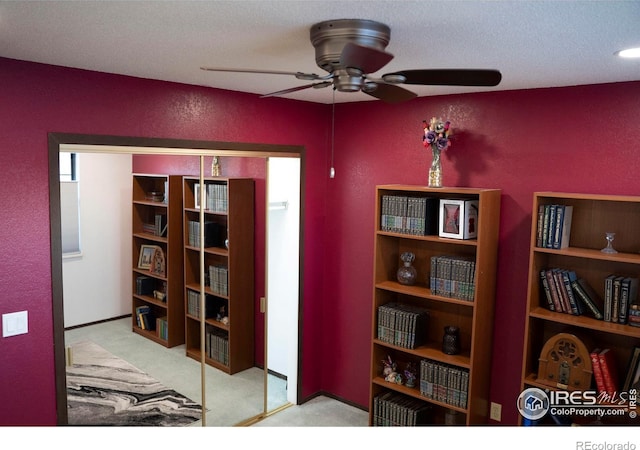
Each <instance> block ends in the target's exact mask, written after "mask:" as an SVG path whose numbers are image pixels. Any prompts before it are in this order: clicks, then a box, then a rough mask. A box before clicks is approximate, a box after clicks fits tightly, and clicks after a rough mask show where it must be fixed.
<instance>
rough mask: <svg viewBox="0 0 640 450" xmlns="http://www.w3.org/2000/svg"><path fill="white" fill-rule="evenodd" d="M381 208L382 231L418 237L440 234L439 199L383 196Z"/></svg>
mask: <svg viewBox="0 0 640 450" xmlns="http://www.w3.org/2000/svg"><path fill="white" fill-rule="evenodd" d="M380 208H381V209H380V229H381V230H382V231H390V232H393V233H402V234H410V235H416V236H427V235H435V234H438V208H439V199H438V198H437V197H426V196H425V197H408V196H402V195H383V196H382V198H381V205H380Z"/></svg>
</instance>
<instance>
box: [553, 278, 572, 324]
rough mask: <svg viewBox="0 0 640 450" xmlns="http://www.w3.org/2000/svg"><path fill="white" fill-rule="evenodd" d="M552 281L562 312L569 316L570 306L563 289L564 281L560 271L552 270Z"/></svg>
mask: <svg viewBox="0 0 640 450" xmlns="http://www.w3.org/2000/svg"><path fill="white" fill-rule="evenodd" d="M553 281H554V282H555V283H556V289H557V290H558V299H559V300H560V304H561V305H562V312H564V313H567V314H571V305H570V304H569V297H568V296H567V292H566V291H565V289H564V281H563V280H562V271H561V270H560V269H554V271H553Z"/></svg>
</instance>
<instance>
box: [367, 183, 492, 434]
mask: <svg viewBox="0 0 640 450" xmlns="http://www.w3.org/2000/svg"><path fill="white" fill-rule="evenodd" d="M389 196H392V197H410V198H412V199H414V198H415V197H433V198H436V199H437V203H439V200H440V199H465V200H478V210H479V212H478V227H477V231H478V235H477V237H476V238H474V239H451V238H441V237H439V236H438V231H437V229H436V231H435V233H433V227H431V233H432V234H428V235H414V234H403V233H398V232H395V231H394V232H390V231H388V230H383V229H382V228H383V226H382V222H383V220H382V216H383V210H384V207H383V199H384V197H387V199H386V200H388V197H389ZM500 196H501V191H500V190H497V189H472V188H443V189H440V188H436V189H433V188H426V187H423V186H408V185H383V186H377V187H376V226H375V233H374V237H375V250H374V285H373V291H374V292H373V322H372V339H371V383H370V405H369V406H370V408H369V411H370V413H369V424H370V425H374V426H375V425H378V424H380V423H384V421H381V420H380V418H379V417H378V416H379V414H380V413H379V409H380V408H381V406H380V402H381V400H383V399H384V398H387V397H388V396H389V395H390V394H389V393H390V392H392V393H397V394H402V395H405V396H407V397H409V398H411V399H413V400H411V401H413V403H415V405H416V408H421V407H423V406H425V405H426V406H428V407H429V408H430V413H429V415H428V419H426V420H427V422H426V423H428V424H445V423H447V416H448V415H449V414H450V413H451V411H454V412H456V413H458V414H461V416H460V417H464V420H461V421H459V422H457V423H464V424H466V425H474V424H485V423H486V422H487V420H488V417H489V408H488V405H489V386H490V370H491V365H490V361H491V350H492V340H493V310H494V299H495V277H496V263H497V242H498V227H499V219H500ZM434 220H436V221H437V211H436V217H435V218H434ZM404 252H412V253H414V254H415V260H414V261H413V265H414V267H415V268H416V270H417V273H418V279H417V282H416V284H415V285H411V286H407V285H403V284H401V283H399V282H398V281H397V278H396V272H397V270H398V267H399V266H400V264H401V260H400V255H401V254H402V253H404ZM445 255H446V256H449V255H451V256H456V257H457V256H461V257H464V258H465V259H466V260H469V261H472V262H473V263H474V264H475V266H474V270H473V276H474V283H473V284H474V291H473V295H472V298H470V300H462V299H458V298H454V297H448V296H443V295H436V294H435V293H434V291H432V289H431V286H430V282H431V280H430V274H431V261H432V258H435V257H438V256H445ZM434 261H435V260H434ZM394 303H395V304H398V303H399V304H401V305H403V306H405V305H406V306H409V307H416V308H420V309H422V310H426V311H428V319H427V322H426V324H427V325H426V331H425V333H424V339H422V340H421V341H420V342H418V343H417V345H415V346H414V348H407V346H406V345H400V344H403V341H400V342H395V341H394V342H389V337H388V335H386V334H385V336H384V338H383V336H382V335H379V333H388V331H386V327H387V323H386V322H385V320H386V317H387V316H386V314H387V312H386V310H385V308H388V307H389V306H390V305H393V304H394ZM382 306H385V308H383V309H379V308H380V307H382ZM396 314H401V313H399V312H397V313H396ZM396 317H397V316H396ZM449 325H453V326H456V327H458V328H459V330H460V343H461V351H460V353H458V354H455V355H448V354H445V353H444V352H443V351H442V337H443V331H444V327H445V326H449ZM380 327H382V329H381V328H380ZM396 339H397V338H396ZM387 357H391V359H392V360H393V361H394V362H396V363H397V369H398V372H400V373H403V372H404V370H405V367H406V366H407V365H408V364H412V365H413V366H414V368H416V369H417V374H416V375H417V379H416V384H415V387H407V386H405V385H404V383H403V384H397V383H395V382H392V381H386V380H385V377H384V375H383V364H382V361H383V360H386V358H387ZM425 363H428V364H429V365H431V367H434V366H435V367H437V369H433V370H439V371H440V372H439V373H440V374H441V376H448V377H450V379H451V381H450V384H449V390H448V394H445V395H448V396H447V397H446V398H436V397H435V394H434V395H433V396H432V395H431V393H430V391H429V390H428V389H427V390H425V391H424V392H422V389H423V387H421V383H420V381H421V378H422V370H423V369H422V368H421V367H422V364H425ZM424 370H425V372H427V371H428V370H429V369H424ZM445 374H446V375H445ZM425 377H426V374H425ZM464 377H466V380H467V385H466V387H464V388H461V386H460V385H459V384H453V380H455V381H456V383H463V381H462V379H463V378H464ZM425 379H426V378H425ZM441 381H442V379H441ZM434 384H438V383H434ZM441 385H445V383H444V382H443V383H442V384H441ZM434 389H435V387H434ZM461 396H464V397H465V398H466V400H464V399H460V398H459V397H461ZM444 400H446V401H444Z"/></svg>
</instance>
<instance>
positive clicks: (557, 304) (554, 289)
mask: <svg viewBox="0 0 640 450" xmlns="http://www.w3.org/2000/svg"><path fill="white" fill-rule="evenodd" d="M546 276H547V282H548V283H549V289H550V290H551V298H552V299H553V304H554V305H555V308H556V312H564V311H563V309H562V304H561V303H560V297H559V295H558V289H557V287H556V283H555V281H554V279H553V270H547V273H546Z"/></svg>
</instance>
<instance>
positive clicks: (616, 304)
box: [611, 277, 622, 322]
mask: <svg viewBox="0 0 640 450" xmlns="http://www.w3.org/2000/svg"><path fill="white" fill-rule="evenodd" d="M621 287H622V277H616V278H615V279H614V280H613V298H612V300H611V322H617V321H618V311H619V310H620V294H621Z"/></svg>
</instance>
